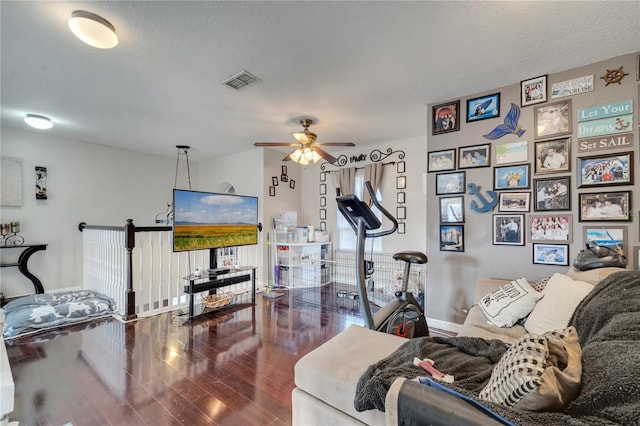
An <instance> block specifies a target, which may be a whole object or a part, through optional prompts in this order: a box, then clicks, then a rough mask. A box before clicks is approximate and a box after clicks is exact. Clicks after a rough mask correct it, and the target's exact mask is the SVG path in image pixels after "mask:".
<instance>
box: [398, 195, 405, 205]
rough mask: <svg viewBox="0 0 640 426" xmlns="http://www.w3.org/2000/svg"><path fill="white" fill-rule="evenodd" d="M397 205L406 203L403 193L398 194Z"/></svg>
mask: <svg viewBox="0 0 640 426" xmlns="http://www.w3.org/2000/svg"><path fill="white" fill-rule="evenodd" d="M397 202H398V204H404V203H405V202H406V197H405V193H404V192H398V200H397Z"/></svg>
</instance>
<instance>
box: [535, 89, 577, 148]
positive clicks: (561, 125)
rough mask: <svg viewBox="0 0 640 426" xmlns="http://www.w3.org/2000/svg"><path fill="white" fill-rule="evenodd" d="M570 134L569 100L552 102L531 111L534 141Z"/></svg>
mask: <svg viewBox="0 0 640 426" xmlns="http://www.w3.org/2000/svg"><path fill="white" fill-rule="evenodd" d="M570 133H571V99H566V100H563V101H558V102H552V103H549V104H546V105H541V106H538V107H535V108H534V110H533V135H534V138H535V139H544V138H551V137H556V136H562V135H568V134H570Z"/></svg>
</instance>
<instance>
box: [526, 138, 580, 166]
mask: <svg viewBox="0 0 640 426" xmlns="http://www.w3.org/2000/svg"><path fill="white" fill-rule="evenodd" d="M534 146H535V152H536V167H535V174H537V175H539V174H543V173H561V172H568V171H571V166H570V164H571V163H570V159H571V138H563V139H554V140H551V141H540V142H535V143H534Z"/></svg>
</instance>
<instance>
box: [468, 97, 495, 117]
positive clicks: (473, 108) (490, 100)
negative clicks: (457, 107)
mask: <svg viewBox="0 0 640 426" xmlns="http://www.w3.org/2000/svg"><path fill="white" fill-rule="evenodd" d="M495 117H500V93H494V94H492V95H486V96H481V97H479V98H473V99H467V123H470V122H473V121H480V120H486V119H487V118H495Z"/></svg>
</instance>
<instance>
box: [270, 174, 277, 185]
mask: <svg viewBox="0 0 640 426" xmlns="http://www.w3.org/2000/svg"><path fill="white" fill-rule="evenodd" d="M271 186H278V176H273V177H272V178H271Z"/></svg>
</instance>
